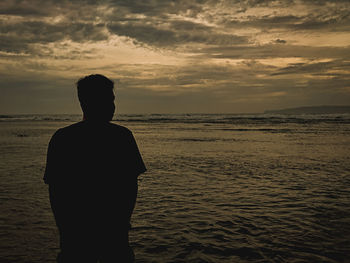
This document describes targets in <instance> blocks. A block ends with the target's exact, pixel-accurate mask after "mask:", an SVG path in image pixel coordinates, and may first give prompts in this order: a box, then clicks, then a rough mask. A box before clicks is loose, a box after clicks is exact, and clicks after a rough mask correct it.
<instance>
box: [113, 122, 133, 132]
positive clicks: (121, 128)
mask: <svg viewBox="0 0 350 263" xmlns="http://www.w3.org/2000/svg"><path fill="white" fill-rule="evenodd" d="M109 127H111V129H113V131H115V132H119V133H125V134H127V135H129V134H131V131H130V130H129V129H128V128H127V127H125V126H122V125H119V124H116V123H112V122H110V123H109Z"/></svg>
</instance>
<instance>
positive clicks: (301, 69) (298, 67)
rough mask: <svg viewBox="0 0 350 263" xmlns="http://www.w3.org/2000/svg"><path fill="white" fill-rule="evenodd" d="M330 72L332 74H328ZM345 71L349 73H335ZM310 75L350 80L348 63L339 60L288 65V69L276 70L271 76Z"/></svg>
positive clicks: (349, 63)
mask: <svg viewBox="0 0 350 263" xmlns="http://www.w3.org/2000/svg"><path fill="white" fill-rule="evenodd" d="M330 71H332V73H329V72H330ZM342 71H347V72H349V73H337V72H342ZM305 73H307V74H312V75H318V76H322V75H324V76H336V77H339V76H342V77H343V78H348V79H350V62H345V61H343V60H341V59H338V60H332V61H327V62H316V63H295V64H290V65H289V66H288V67H284V68H281V69H278V70H277V71H276V72H274V73H272V75H286V74H305Z"/></svg>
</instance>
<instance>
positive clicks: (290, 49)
mask: <svg viewBox="0 0 350 263" xmlns="http://www.w3.org/2000/svg"><path fill="white" fill-rule="evenodd" d="M198 52H199V53H201V54H200V55H198V56H200V57H210V58H220V59H225V58H227V59H230V58H231V59H254V58H255V59H264V58H288V57H299V58H308V59H316V58H339V59H350V47H349V46H348V47H312V46H298V45H288V44H267V45H260V46H234V47H232V46H226V47H223V46H222V47H210V48H204V49H202V50H199V51H198Z"/></svg>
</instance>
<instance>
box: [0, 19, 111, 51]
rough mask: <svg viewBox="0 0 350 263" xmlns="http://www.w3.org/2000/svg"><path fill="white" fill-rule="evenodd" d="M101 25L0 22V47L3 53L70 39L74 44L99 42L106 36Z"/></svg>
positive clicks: (26, 49)
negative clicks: (30, 45) (32, 45)
mask: <svg viewBox="0 0 350 263" xmlns="http://www.w3.org/2000/svg"><path fill="white" fill-rule="evenodd" d="M103 27H104V26H103V25H102V24H96V25H92V24H84V23H78V22H77V23H68V22H62V23H57V24H49V23H45V22H41V21H25V22H21V23H15V24H11V23H6V22H4V21H0V35H1V39H0V47H1V50H3V51H8V52H19V51H23V52H25V51H28V49H29V47H28V44H34V43H40V44H45V43H54V42H57V41H61V40H65V39H70V40H73V41H76V42H85V41H100V40H105V39H107V38H108V36H107V35H106V34H105V32H104V31H103V30H102V29H103Z"/></svg>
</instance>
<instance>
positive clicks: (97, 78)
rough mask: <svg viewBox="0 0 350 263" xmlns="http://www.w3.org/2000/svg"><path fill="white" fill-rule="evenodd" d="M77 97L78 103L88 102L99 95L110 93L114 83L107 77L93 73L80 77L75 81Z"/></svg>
mask: <svg viewBox="0 0 350 263" xmlns="http://www.w3.org/2000/svg"><path fill="white" fill-rule="evenodd" d="M77 88H78V98H79V101H80V103H84V104H85V103H89V102H91V101H93V100H95V99H97V98H99V97H100V96H101V95H102V97H104V96H103V95H104V94H110V91H111V90H113V88H114V83H113V81H111V80H110V79H109V78H107V77H105V76H103V75H100V74H93V75H89V76H86V77H84V78H81V79H80V80H79V81H78V82H77Z"/></svg>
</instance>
